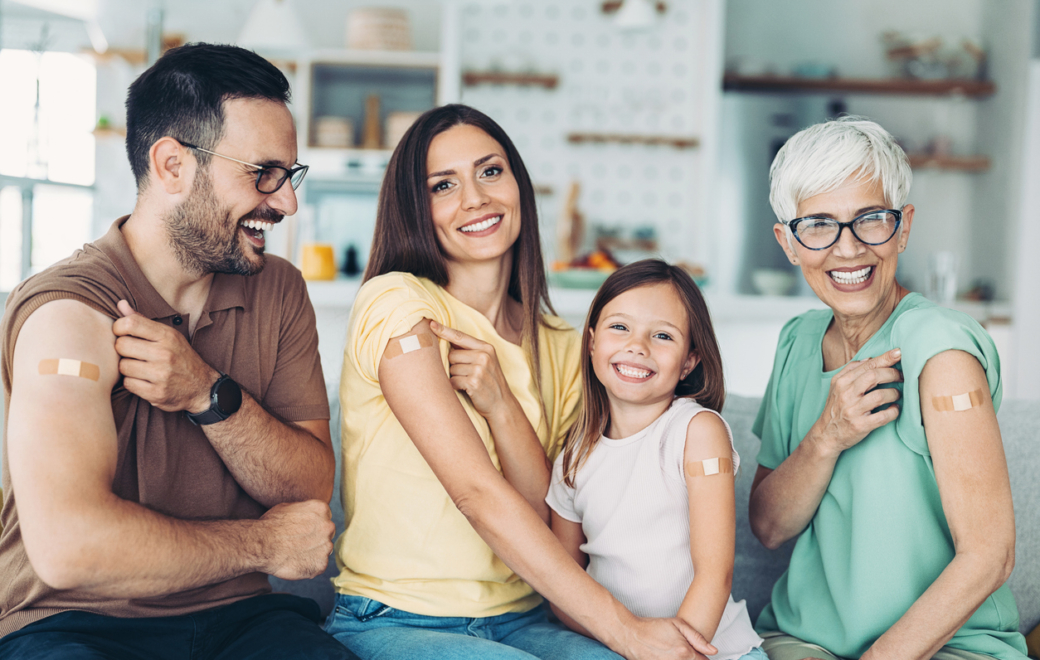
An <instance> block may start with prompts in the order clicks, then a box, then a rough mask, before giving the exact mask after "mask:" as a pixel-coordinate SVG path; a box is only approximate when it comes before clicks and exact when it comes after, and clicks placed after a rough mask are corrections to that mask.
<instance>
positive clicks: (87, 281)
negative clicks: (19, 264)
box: [0, 217, 329, 637]
mask: <svg viewBox="0 0 1040 660" xmlns="http://www.w3.org/2000/svg"><path fill="white" fill-rule="evenodd" d="M124 222H126V218H125V217H124V218H120V219H119V220H117V221H116V222H115V224H113V225H112V228H111V229H110V230H109V231H108V233H107V234H105V235H104V236H103V237H102V238H101V239H100V240H98V241H96V242H94V243H89V244H87V245H85V246H83V249H82V250H78V251H77V252H76V253H74V254H73V255H72V256H71V257H69V258H68V259H65V260H64V261H61V262H58V263H57V264H55V265H53V266H51V267H50V268H48V269H47V270H45V271H43V272H42V273H40V274H38V275H35V276H33V277H30V278H29V279H27V280H26V281H25V282H23V283H21V284H20V285H18V287H17V288H15V290H14V291H12V292H11V295H10V297H9V298H8V299H7V307H6V310H5V312H4V317H3V323H2V325H0V338H2V341H3V345H2V355H0V377H2V378H3V384H4V410H5V413H6V412H7V411H8V407H9V405H10V400H11V380H12V377H11V368H12V365H13V363H14V348H15V342H16V341H17V339H18V331H19V330H20V329H21V327H22V324H23V323H24V322H25V320H26V319H27V318H28V317H29V315H30V314H32V313H33V312H34V311H35V310H36V309H38V308H39V307H40V306H41V305H43V304H45V303H47V302H50V301H52V300H59V299H72V300H78V301H80V302H83V303H84V304H86V305H89V306H90V307H92V308H94V309H96V310H98V311H100V312H101V313H103V314H105V315H107V316H110V317H112V318H113V319H116V318H119V316H120V315H119V312H118V311H117V310H116V303H117V302H118V301H119V300H120V299H125V300H127V301H128V302H129V303H130V304H131V305H132V306H133V307H134V309H136V310H137V311H138V312H140V313H141V314H143V315H144V316H147V317H148V318H150V319H153V320H156V321H158V322H160V323H164V324H166V325H168V326H170V327H172V328H174V329H176V330H177V331H179V332H181V333H182V334H184V336H185V337H186V338H188V321H189V319H188V318H187V317H186V316H183V315H181V314H178V313H177V311H176V310H175V309H173V308H172V307H170V305H169V304H167V303H166V301H165V300H163V298H162V297H161V296H160V295H159V293H158V292H156V290H155V289H154V288H153V287H152V285H151V284H149V282H148V280H147V279H146V278H145V276H144V274H143V273H142V272H141V269H140V268H139V267H138V265H137V263H136V262H135V261H134V258H133V255H131V253H130V248H129V247H128V246H127V244H126V241H125V240H124V239H123V234H122V232H121V231H120V228H121V227H122V225H123V223H124ZM190 341H191V345H192V347H193V348H194V349H195V351H196V352H198V354H199V355H200V356H202V358H203V359H204V360H205V361H206V362H207V363H209V365H210V366H212V367H213V368H214V369H217V370H219V371H222V372H224V373H226V374H229V375H230V376H231V377H232V378H234V379H235V381H236V382H238V383H239V384H240V385H241V386H242V388H243V389H244V390H246V391H248V392H249V393H250V394H252V395H253V397H254V398H256V400H257V401H259V402H260V404H261V405H263V407H264V408H265V409H267V410H268V411H270V412H271V413H273V414H274V415H276V416H278V417H280V418H282V419H285V420H289V421H303V420H310V419H328V418H329V406H328V399H327V397H326V393H325V381H324V377H323V375H322V371H321V362H320V360H319V357H318V333H317V330H316V329H315V323H314V309H313V308H312V307H311V303H310V300H309V298H308V297H307V289H306V286H305V284H304V281H303V278H302V277H301V276H300V272H299V271H298V270H297V269H296V268H295V267H293V266H292V264H290V263H289V262H287V261H285V260H284V259H280V258H278V257H274V256H268V257H267V266H266V267H265V268H264V270H263V271H262V272H261V273H259V274H257V275H253V276H248V277H247V276H241V275H224V274H217V275H215V276H214V278H213V284H212V288H211V289H210V293H209V298H208V299H207V300H206V304H205V307H204V308H203V310H202V317H201V318H200V319H199V321H198V324H197V325H196V327H195V333H194V335H193V336H191V337H190ZM54 403H55V406H56V407H60V405H61V402H60V401H55V402H54ZM112 414H113V415H114V417H115V422H116V429H117V433H118V439H119V440H118V451H119V455H118V460H117V467H116V474H115V479H114V480H113V482H112V491H113V492H114V493H115V494H116V495H118V496H119V497H122V498H123V499H126V500H129V501H131V502H138V503H140V504H142V505H143V506H146V507H148V508H149V509H153V510H155V511H158V512H160V513H163V514H166V515H168V516H171V517H174V518H180V519H184V520H197V519H246V518H252V519H255V518H259V517H260V516H261V515H262V514H263V513H264V511H265V508H264V507H263V506H262V505H261V504H259V503H258V502H256V501H255V500H254V499H253V498H251V497H250V496H249V495H248V494H247V493H246V492H245V491H244V490H242V488H241V486H239V485H238V483H237V482H236V481H235V479H234V477H233V476H232V475H231V473H230V472H229V471H228V469H227V467H226V466H225V465H224V462H223V461H222V460H221V458H220V456H219V455H218V454H217V452H216V451H215V450H214V449H213V447H212V446H211V445H210V444H209V441H208V440H207V439H206V436H205V434H204V433H203V432H202V430H201V429H199V428H198V427H196V426H194V425H193V424H192V423H191V422H189V421H188V419H187V418H186V417H185V416H184V414H183V413H168V412H163V411H161V410H159V409H158V408H153V407H152V406H151V405H150V404H149V403H148V402H147V401H144V400H143V399H140V398H139V397H137V396H134V395H133V394H130V393H129V392H127V391H126V390H125V389H124V388H123V387H122V383H121V382H120V383H118V384H117V385H116V387H115V388H114V389H113V390H112ZM7 418H8V416H7V415H6V414H5V417H4V438H5V442H4V445H3V489H4V503H3V509H2V511H0V523H2V524H3V533H2V535H0V637H2V636H4V635H6V634H7V633H10V632H13V631H15V630H18V629H19V628H21V627H23V626H25V625H27V624H29V623H32V622H33V621H36V620H39V619H42V618H43V617H46V616H50V615H52V614H57V613H58V612H62V611H65V610H84V611H88V612H95V613H98V614H104V615H109V616H119V617H151V616H171V615H181V614H187V613H190V612H195V611H198V610H203V609H208V608H212V607H218V606H221V605H227V604H229V603H233V602H235V601H237V600H241V599H243V598H247V597H250V596H255V595H258V594H262V593H266V592H269V591H270V590H271V588H270V585H269V584H268V581H267V576H266V575H264V574H262V573H252V574H249V575H243V576H241V577H237V578H234V579H231V580H227V581H225V582H220V583H218V584H212V585H208V586H205V587H200V588H197V589H192V590H190V591H185V592H181V593H174V594H169V595H166V596H162V597H159V598H146V599H107V598H101V597H98V596H95V595H92V594H89V593H83V592H78V591H75V590H69V591H58V590H55V589H52V588H50V587H48V586H47V585H46V584H44V583H43V582H42V581H41V580H40V578H39V577H38V576H37V575H36V572H35V571H34V570H33V568H32V566H31V565H30V563H29V559H28V556H27V555H26V554H25V547H24V545H23V543H22V538H21V530H20V528H19V525H18V512H17V500H18V493H17V492H15V491H14V490H13V489H12V487H11V474H10V471H9V468H8V460H7V443H6V436H7ZM126 551H127V552H132V551H133V549H132V548H127V549H126Z"/></svg>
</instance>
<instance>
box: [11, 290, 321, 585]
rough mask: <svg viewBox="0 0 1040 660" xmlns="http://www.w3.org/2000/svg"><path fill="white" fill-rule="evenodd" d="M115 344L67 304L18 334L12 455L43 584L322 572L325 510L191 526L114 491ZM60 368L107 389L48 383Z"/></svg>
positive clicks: (42, 311)
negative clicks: (71, 368)
mask: <svg viewBox="0 0 1040 660" xmlns="http://www.w3.org/2000/svg"><path fill="white" fill-rule="evenodd" d="M114 343H115V337H114V336H113V334H112V330H111V320H110V319H108V318H107V317H105V316H104V315H102V314H100V313H98V312H96V311H94V310H92V309H90V308H88V307H87V306H85V305H83V304H81V303H78V302H73V301H67V300H61V301H55V302H51V303H48V304H46V305H43V306H42V307H40V308H39V309H38V310H37V311H36V312H34V313H33V314H32V315H31V316H30V317H29V319H28V320H27V321H26V322H25V325H24V326H23V327H22V330H21V333H20V334H19V338H18V342H17V345H16V347H15V355H14V367H13V383H12V393H11V405H10V420H9V423H8V436H7V448H8V458H9V460H10V470H11V481H12V487H13V490H14V492H15V493H16V494H17V498H18V500H17V501H18V515H19V524H20V525H21V530H22V538H23V540H24V543H25V549H26V553H27V554H28V556H29V561H30V563H31V564H32V566H33V569H34V570H35V571H36V573H37V574H38V575H39V576H40V578H41V579H42V580H43V581H44V582H46V583H47V584H49V585H51V586H52V587H54V588H58V589H79V590H84V591H87V592H89V593H94V594H97V595H103V596H107V597H113V598H144V597H152V596H161V595H164V594H168V593H175V592H178V591H183V590H185V589H191V588H194V587H199V586H203V585H207V584H212V583H215V582H219V581H222V580H227V579H230V578H232V577H236V576H238V575H243V574H245V573H250V572H254V571H262V572H267V573H271V574H274V575H279V576H280V577H285V578H289V579H300V578H304V577H312V576H314V575H317V574H319V573H321V571H322V570H324V568H325V565H326V561H327V557H328V554H329V551H330V550H331V548H332V545H331V536H332V534H333V533H334V530H335V527H334V526H333V524H332V522H331V519H330V512H329V509H328V506H327V505H325V504H323V503H321V502H314V501H311V502H304V503H300V504H292V505H282V506H278V507H275V508H274V509H272V510H271V511H269V512H268V513H267V514H265V516H264V517H263V518H261V519H260V520H240V521H207V522H197V521H191V522H189V521H183V520H177V519H173V518H169V517H167V516H163V515H161V514H158V513H156V512H154V511H151V510H149V509H147V508H145V507H143V506H140V505H139V504H136V503H133V502H129V501H126V500H123V499H120V498H119V497H117V496H116V495H114V494H113V493H112V480H113V477H114V475H115V470H116V460H117V443H116V428H115V422H114V420H113V417H112V406H111V399H110V397H111V391H112V387H113V385H114V384H115V383H116V381H117V379H118V376H119V371H118V361H119V356H118V354H117V353H116V351H115V349H114V346H113V345H114ZM60 358H70V359H75V360H80V361H82V362H86V363H89V364H92V365H95V366H97V367H98V372H99V376H98V380H96V381H95V380H92V379H88V378H81V377H76V376H66V375H41V374H40V373H39V363H40V361H41V360H51V359H60ZM128 549H132V551H128Z"/></svg>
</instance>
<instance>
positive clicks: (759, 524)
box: [748, 509, 787, 550]
mask: <svg viewBox="0 0 1040 660" xmlns="http://www.w3.org/2000/svg"><path fill="white" fill-rule="evenodd" d="M748 522H749V523H750V524H751V533H752V534H754V535H755V538H756V539H758V542H759V543H761V544H762V545H764V546H765V547H766V549H768V550H776V549H777V548H779V547H780V546H781V545H783V544H784V541H786V540H787V539H785V538H782V537H781V536H780V535H779V534H777V533H775V530H774V528H773V527H772V526H771V525H769V524H767V523H768V521H766V520H763V516H762V514H761V513H756V512H755V510H754V509H752V510H751V512H750V515H749V516H748Z"/></svg>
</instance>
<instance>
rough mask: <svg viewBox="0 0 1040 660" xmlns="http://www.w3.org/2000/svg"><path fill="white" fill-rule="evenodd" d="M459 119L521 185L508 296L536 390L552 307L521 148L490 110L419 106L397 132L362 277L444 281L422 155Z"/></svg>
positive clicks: (445, 269)
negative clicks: (397, 275) (492, 147)
mask: <svg viewBox="0 0 1040 660" xmlns="http://www.w3.org/2000/svg"><path fill="white" fill-rule="evenodd" d="M460 125H468V126H474V127H476V128H479V129H480V130H482V131H484V132H485V133H487V134H488V135H489V136H490V137H491V138H492V139H493V140H495V141H496V142H498V144H499V145H501V147H502V149H503V150H504V151H505V153H506V158H507V159H508V160H509V169H510V170H512V172H513V177H514V178H515V179H516V184H517V187H518V188H519V190H520V236H519V237H517V239H516V242H515V243H514V244H513V268H512V272H511V273H510V276H509V296H510V297H511V298H513V299H514V300H516V301H517V302H519V303H521V304H522V305H523V307H524V320H523V326H522V328H521V330H520V338H521V343H522V344H523V346H524V348H526V349H527V356H528V360H529V362H530V364H531V369H532V371H533V372H534V377H535V383H536V384H537V387H538V391H539V394H541V382H542V380H541V365H540V361H539V342H538V328H539V327H540V326H542V325H545V326H546V327H550V328H551V327H552V326H550V325H548V324H546V323H545V321H544V320H543V318H542V315H543V313H544V312H546V311H548V312H550V313H552V314H555V313H556V312H555V310H553V308H552V304H551V303H550V302H549V287H548V285H547V284H546V281H545V264H544V263H543V261H542V242H541V238H540V237H539V235H538V211H537V208H536V207H535V201H534V186H533V185H532V184H531V177H530V176H529V175H528V174H527V168H526V167H524V161H523V160H521V158H520V152H519V151H517V150H516V147H515V146H513V141H512V140H510V139H509V136H508V135H506V132H505V131H504V130H502V127H501V126H499V125H498V124H497V123H495V120H493V119H491V117H488V116H487V115H485V114H484V113H483V112H480V111H479V110H476V109H474V108H471V107H469V106H466V105H460V104H450V105H444V106H441V107H439V108H434V109H432V110H428V111H426V112H425V113H423V114H422V115H421V116H420V117H419V118H418V119H416V120H415V123H414V124H412V126H411V128H409V129H408V131H407V132H406V133H405V134H404V137H402V138H401V141H400V142H399V143H398V144H397V148H396V149H394V153H393V155H392V156H391V157H390V162H389V164H388V165H387V168H386V175H385V176H384V178H383V185H382V187H381V188H380V190H379V205H378V207H377V209H376V228H375V235H374V236H373V238H372V251H371V253H370V254H369V258H368V266H367V267H366V268H365V276H364V281H365V282H367V281H368V280H370V279H372V278H373V277H377V276H379V275H383V274H386V273H391V272H405V273H411V274H412V275H415V276H416V277H424V278H426V279H428V280H430V281H431V282H433V283H434V284H436V285H437V286H440V287H445V286H447V285H448V267H447V259H446V257H445V255H444V251H443V250H442V249H441V246H440V243H438V242H437V236H436V234H435V233H434V228H433V215H432V213H431V210H430V189H429V186H428V184H427V170H426V156H427V154H428V153H429V151H430V144H431V143H432V142H433V139H434V138H435V137H437V136H438V135H440V134H441V133H443V132H444V131H446V130H448V129H449V128H453V127H455V126H460ZM543 412H544V411H543Z"/></svg>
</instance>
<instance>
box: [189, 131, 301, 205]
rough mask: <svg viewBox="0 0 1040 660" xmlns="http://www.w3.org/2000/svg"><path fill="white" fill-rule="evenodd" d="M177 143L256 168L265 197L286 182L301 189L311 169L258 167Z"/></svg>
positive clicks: (299, 167)
mask: <svg viewBox="0 0 1040 660" xmlns="http://www.w3.org/2000/svg"><path fill="white" fill-rule="evenodd" d="M177 141H178V142H180V143H181V145H183V146H185V147H188V148H189V149H195V150H196V151H201V152H203V153H207V154H210V155H213V156H220V157H221V158H226V159H227V160H233V161H235V162H236V163H241V164H243V165H248V166H249V167H252V168H254V169H255V170H256V189H257V190H258V191H260V192H262V193H263V194H265V195H270V194H272V193H275V192H278V189H279V188H281V187H282V185H283V184H284V183H285V182H286V181H290V182H291V183H292V187H293V190H296V189H297V188H299V187H300V184H301V183H303V177H305V176H306V175H307V170H308V169H310V168H309V167H308V166H307V165H299V166H297V167H294V168H292V169H289V168H286V167H282V166H281V165H256V164H254V163H247V162H246V161H244V160H239V159H237V158H232V157H231V156H225V155H224V154H218V153H217V152H216V151H210V150H209V149H203V148H202V147H196V146H195V145H194V144H189V143H187V142H181V141H180V140H177Z"/></svg>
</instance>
